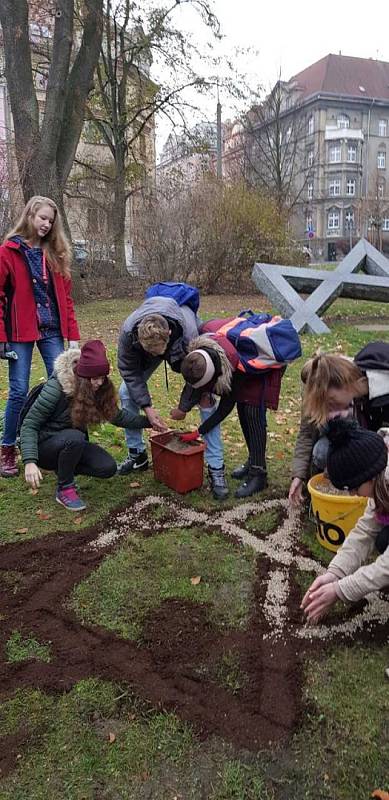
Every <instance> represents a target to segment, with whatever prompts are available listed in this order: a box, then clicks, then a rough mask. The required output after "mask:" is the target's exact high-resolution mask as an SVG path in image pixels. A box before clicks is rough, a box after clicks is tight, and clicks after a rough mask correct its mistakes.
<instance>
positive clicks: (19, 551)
mask: <svg viewBox="0 0 389 800" xmlns="http://www.w3.org/2000/svg"><path fill="white" fill-rule="evenodd" d="M114 519H115V515H112V524H114ZM109 525H110V518H108V519H106V520H104V525H101V524H100V525H99V526H97V527H94V528H93V529H90V530H88V531H84V532H80V533H78V534H75V533H74V532H72V533H68V534H58V535H55V536H48V537H45V538H41V539H37V540H33V541H28V542H23V543H17V544H11V545H9V546H4V547H2V548H1V564H0V609H1V613H2V615H3V619H2V623H1V632H0V647H1V650H2V653H3V657H4V647H5V644H6V642H7V640H8V639H9V636H10V634H11V632H12V631H13V630H15V629H17V630H20V631H22V632H25V633H26V635H32V636H34V637H36V639H37V640H38V641H40V642H45V641H46V642H47V641H50V642H51V662H50V663H48V664H47V663H43V662H40V661H39V662H37V661H32V660H30V661H23V662H20V663H13V664H7V663H5V664H4V663H2V664H1V667H0V686H1V691H2V695H3V697H7V696H10V695H11V694H12V693H13V692H14V690H15V689H16V688H21V687H36V688H40V689H42V690H44V691H46V692H49V693H57V692H61V693H62V692H63V691H67V690H69V689H70V688H71V687H72V686H73V685H74V684H75V683H76V682H78V681H79V680H80V679H83V678H87V677H91V676H93V677H100V678H102V679H105V680H109V681H117V682H121V683H123V682H125V683H127V684H129V685H130V686H131V688H132V690H133V691H134V692H136V694H137V695H139V697H140V698H142V699H144V700H145V701H147V702H148V703H150V704H151V705H152V706H154V707H155V708H159V709H166V710H172V711H174V712H175V713H176V714H178V715H179V716H180V718H181V719H183V720H186V721H188V722H190V723H192V724H193V725H194V726H195V728H196V730H197V732H198V735H199V736H200V737H203V738H206V737H207V736H210V735H212V734H216V735H218V736H220V737H222V738H223V739H225V740H226V741H229V742H231V743H233V744H235V745H237V746H238V747H245V748H248V749H252V750H258V748H260V747H261V746H267V745H269V743H270V742H272V743H276V742H281V741H283V740H285V739H287V738H288V736H289V735H290V734H291V733H292V731H293V730H294V729H295V728H296V725H297V724H298V720H299V717H300V713H301V709H302V692H301V683H302V674H303V667H302V665H303V659H304V650H305V651H306V649H307V647H308V646H309V647H310V648H312V647H317V646H319V647H320V645H317V644H316V645H313V644H312V643H310V644H309V645H308V644H304V645H303V644H302V643H301V642H296V640H295V639H293V637H290V639H288V640H285V639H283V638H279V639H273V638H269V637H268V638H266V637H267V636H268V634H269V625H268V623H267V622H266V620H265V617H264V615H263V613H262V606H263V603H264V598H265V590H266V575H267V572H268V568H269V562H268V560H267V559H266V558H263V557H262V558H259V559H258V561H257V576H256V582H255V587H254V593H255V597H254V602H253V606H252V615H251V618H250V620H249V624H248V626H247V628H246V630H244V631H231V630H228V631H226V632H223V631H220V630H218V629H217V628H215V627H213V625H212V624H211V623H210V622H209V619H208V617H207V615H206V609H205V607H204V606H202V605H198V604H193V603H189V602H185V601H182V600H174V599H173V600H168V601H165V602H163V603H162V605H161V606H160V607H159V608H158V609H155V610H153V611H152V612H150V614H149V615H148V617H147V619H146V622H145V625H144V631H143V640H142V642H141V644H140V645H139V643H133V642H130V641H126V640H123V639H121V638H120V637H119V636H117V635H115V634H114V633H111V632H109V631H107V630H105V629H103V628H101V627H98V626H94V627H92V626H87V625H82V624H81V623H80V622H79V620H78V619H77V617H76V616H75V615H74V613H72V612H71V611H70V610H69V609H68V608H67V600H68V598H69V595H70V593H71V591H72V589H73V587H74V586H76V585H77V584H78V583H79V582H80V581H82V580H84V579H85V578H86V577H87V576H88V575H89V574H90V573H91V572H92V571H93V570H95V569H96V568H97V567H98V565H99V564H100V562H101V561H102V559H103V558H104V557H105V556H106V554H107V548H104V549H100V550H99V549H93V548H90V547H88V545H89V543H90V542H91V541H92V540H94V539H95V538H96V535H98V534H99V533H101V531H102V530H107V529H108V528H109ZM140 535H152V529H151V528H150V531H149V530H143V531H142V533H141V534H140ZM8 571H14V572H17V573H19V578H18V585H17V587H16V589H15V591H14V590H13V589H12V588H10V587H9V585H8V586H7V585H6V582H5V581H2V580H1V573H4V575H6V574H7V572H8ZM300 598H301V592H300V590H299V588H298V587H297V585H295V586H294V587H293V588H292V591H291V592H290V595H289V598H288V607H289V609H288V610H289V614H290V618H291V619H293V618H295V617H296V615H298V613H299V612H298V608H299V603H300ZM321 646H323V645H321ZM324 646H325V645H324ZM226 651H233V652H234V653H236V654H237V655H238V657H239V663H240V666H241V669H242V673H244V675H245V681H244V684H243V685H242V688H241V689H240V690H239V692H237V693H232V692H231V691H228V690H227V689H225V688H222V687H221V686H220V685H218V683H217V681H215V677H214V670H213V666H214V665H215V664H217V663H218V662H219V661H220V658H221V657H222V655H223V654H224V653H225V652H226ZM27 738H28V737H27V734H26V732H24V731H20V732H18V734H17V735H16V736H10V737H5V739H4V740H3V742H2V745H3V746H2V747H0V769H1V774H2V775H4V774H6V773H7V772H8V771H9V770H10V769H13V767H14V765H15V759H16V755H17V753H18V752H19V750H20V746H21V745H22V744H23V743H24V741H25V740H26V739H27Z"/></svg>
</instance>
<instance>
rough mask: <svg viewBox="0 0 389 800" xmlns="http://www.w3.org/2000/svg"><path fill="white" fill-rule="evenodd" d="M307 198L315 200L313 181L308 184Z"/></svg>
mask: <svg viewBox="0 0 389 800" xmlns="http://www.w3.org/2000/svg"><path fill="white" fill-rule="evenodd" d="M307 197H308V200H312V198H313V181H309V183H308V184H307Z"/></svg>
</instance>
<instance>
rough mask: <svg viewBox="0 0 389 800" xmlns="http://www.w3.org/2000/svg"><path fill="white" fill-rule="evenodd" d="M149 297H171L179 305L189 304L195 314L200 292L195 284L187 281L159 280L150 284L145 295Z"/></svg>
mask: <svg viewBox="0 0 389 800" xmlns="http://www.w3.org/2000/svg"><path fill="white" fill-rule="evenodd" d="M145 296H146V297H147V298H149V297H171V298H172V300H175V301H176V303H177V305H179V306H189V308H190V309H192V311H193V313H194V314H197V312H198V310H199V305H200V292H199V290H198V289H196V287H195V286H189V283H173V282H171V281H161V283H154V284H153V285H152V286H150V287H149V288H148V289H147V291H146V295H145Z"/></svg>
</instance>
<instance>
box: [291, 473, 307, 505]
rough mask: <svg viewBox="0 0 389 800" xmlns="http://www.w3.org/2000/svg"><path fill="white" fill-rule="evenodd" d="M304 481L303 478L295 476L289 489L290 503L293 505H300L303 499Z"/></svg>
mask: <svg viewBox="0 0 389 800" xmlns="http://www.w3.org/2000/svg"><path fill="white" fill-rule="evenodd" d="M303 488H304V481H302V480H301V478H293V480H292V483H291V484H290V489H289V497H288V500H289V503H290V505H292V506H299V505H300V503H301V502H302V499H303Z"/></svg>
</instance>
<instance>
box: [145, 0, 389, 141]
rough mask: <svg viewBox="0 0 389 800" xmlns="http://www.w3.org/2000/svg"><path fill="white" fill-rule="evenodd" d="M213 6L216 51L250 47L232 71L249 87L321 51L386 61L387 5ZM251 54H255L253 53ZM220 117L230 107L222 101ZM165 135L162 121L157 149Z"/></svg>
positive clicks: (283, 2)
mask: <svg viewBox="0 0 389 800" xmlns="http://www.w3.org/2000/svg"><path fill="white" fill-rule="evenodd" d="M213 8H214V10H215V13H216V15H217V16H218V18H219V20H220V23H221V30H222V33H223V34H224V36H225V39H224V42H223V43H221V44H220V52H221V53H222V52H228V53H229V54H231V53H232V52H233V50H234V48H235V47H237V48H252V50H253V54H252V55H250V56H243V55H242V56H239V57H238V58H237V59H236V65H237V70H238V71H239V72H246V73H247V74H248V76H249V78H250V82H251V85H253V86H255V85H259V84H261V85H263V86H265V87H266V88H269V87H270V85H272V84H273V83H274V82H275V80H276V79H277V76H278V74H279V72H280V70H281V75H282V77H283V78H284V79H286V80H287V79H289V78H291V77H292V75H294V74H295V73H297V72H300V70H302V69H304V68H305V67H307V66H308V65H309V64H313V63H314V62H315V61H318V59H320V58H322V57H323V56H325V55H327V53H339V51H340V52H341V53H342V55H348V56H360V57H362V58H378V59H379V60H381V61H389V3H388V2H387V0H370V2H367V3H363V4H361V3H358V2H355V3H350V2H344V0H343V2H340V1H339V2H336V3H334V2H333V1H331V0H327V2H322V3H320V4H319V3H317V2H316V3H314V2H313V0H311V1H310V2H308V0H294V2H290V1H289V2H288V1H287V0H273V2H272V0H267V1H266V2H261V0H213ZM181 9H182V10H180V15H181V20H182V25H183V26H184V27H185V26H186V27H188V29H190V30H191V31H192V34H193V35H194V37H196V38H197V37H198V39H199V40H200V41H202V37H203V35H204V34H203V31H202V29H201V25H200V23H198V21H197V19H196V18H195V17H194V16H193V15H192V14H190V12H188V9H187V8H185V6H182V7H181ZM255 51H256V52H255ZM221 99H222V102H223V116H224V117H231V116H232V115H233V108H232V106H231V105H229V101H228V98H227V97H224V98H223V97H222V98H221ZM203 107H204V112H205V113H206V115H207V116H209V117H212V116H213V110H212V109H213V102H211V99H210V98H209V100H208V101H205V100H204V103H203ZM168 133H169V128H168V126H167V124H166V123H161V122H160V123H159V125H158V136H157V141H158V149H159V150H160V147H161V143H162V142H163V140H164V139H165V138H166V135H167V134H168Z"/></svg>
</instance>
